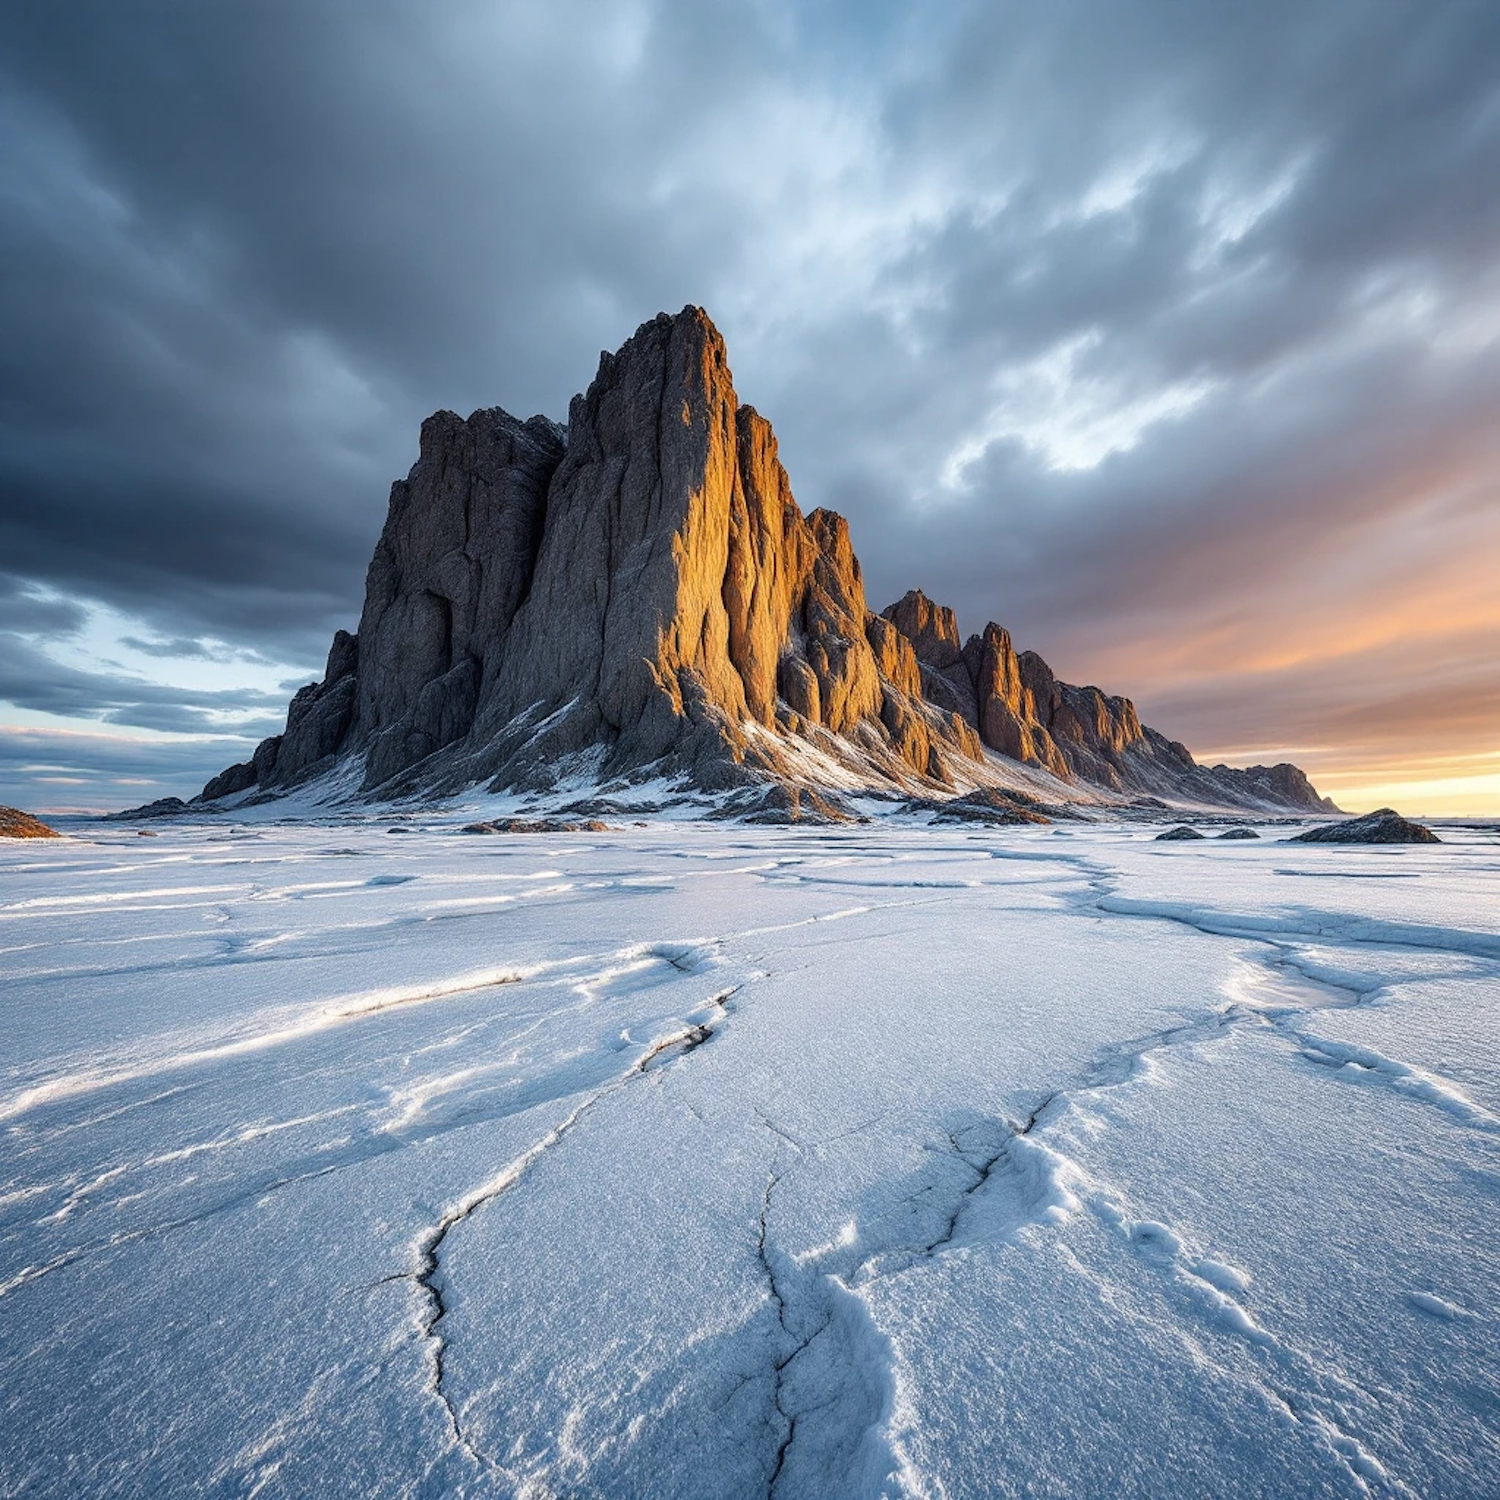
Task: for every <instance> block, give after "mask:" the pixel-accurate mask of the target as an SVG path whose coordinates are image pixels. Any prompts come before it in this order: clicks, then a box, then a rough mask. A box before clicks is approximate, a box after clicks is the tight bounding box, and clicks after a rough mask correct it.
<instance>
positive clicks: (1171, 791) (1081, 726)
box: [883, 589, 1335, 811]
mask: <svg viewBox="0 0 1500 1500" xmlns="http://www.w3.org/2000/svg"><path fill="white" fill-rule="evenodd" d="M883 613H884V616H885V618H886V619H887V620H889V621H890V622H891V623H892V624H893V625H894V626H895V627H896V628H897V629H898V630H899V631H901V633H902V634H903V635H904V636H906V638H907V640H908V641H910V643H911V646H912V650H913V652H914V653H915V654H916V657H917V663H918V668H919V671H920V677H921V685H922V693H923V695H924V696H925V697H926V698H927V699H928V701H929V702H931V703H933V704H938V705H942V706H944V707H946V708H948V709H950V710H951V711H953V712H954V713H956V714H958V715H959V716H961V717H962V718H963V719H964V720H965V721H966V722H967V723H968V724H970V725H971V726H972V727H973V728H974V730H975V731H976V732H977V733H978V735H979V737H980V739H981V740H982V741H983V743H984V744H985V745H987V746H988V747H989V748H990V749H991V750H994V751H997V752H998V753H999V754H1001V755H1004V756H1007V757H1009V758H1010V759H1011V760H1017V761H1020V762H1021V763H1022V764H1023V765H1029V766H1034V767H1036V768H1037V769H1039V770H1044V771H1047V772H1049V773H1051V774H1052V775H1053V776H1056V777H1058V778H1059V779H1060V780H1062V781H1065V782H1077V783H1082V784H1084V785H1086V786H1094V787H1104V788H1107V789H1108V790H1110V791H1112V792H1116V793H1121V794H1130V793H1142V794H1147V795H1153V796H1157V797H1170V798H1173V799H1176V800H1190V801H1194V802H1201V803H1206V804H1209V805H1213V806H1230V807H1234V806H1241V807H1278V808H1297V809H1317V810H1322V811H1334V810H1335V809H1334V807H1333V804H1332V803H1330V802H1327V801H1325V800H1324V799H1323V798H1321V797H1319V796H1318V794H1317V792H1316V791H1315V790H1314V789H1313V787H1312V784H1311V783H1310V782H1309V781H1308V779H1307V777H1306V776H1305V775H1304V774H1303V773H1302V772H1301V771H1300V770H1299V769H1298V768H1297V767H1296V766H1293V765H1286V764H1282V765H1278V766H1251V767H1250V768H1249V769H1247V770H1237V769H1233V768H1231V767H1229V766H1212V767H1208V766H1200V765H1199V764H1198V763H1197V762H1196V761H1195V760H1194V759H1193V757H1192V755H1191V754H1190V753H1189V751H1188V749H1187V747H1186V746H1185V745H1182V744H1179V743H1178V742H1177V741H1176V740H1170V739H1168V738H1167V737H1166V736H1165V735H1164V734H1160V733H1159V732H1158V731H1156V730H1154V729H1152V728H1150V727H1149V726H1148V725H1143V724H1142V723H1141V721H1140V717H1139V715H1138V714H1137V713H1136V710H1135V705H1134V704H1133V703H1132V702H1131V701H1130V699H1128V698H1118V697H1112V696H1110V695H1109V694H1106V693H1103V692H1101V691H1100V690H1099V689H1098V688H1096V687H1074V686H1073V685H1072V684H1071V683H1066V682H1062V681H1059V679H1058V678H1057V677H1056V676H1055V675H1054V673H1053V671H1052V669H1051V668H1050V667H1049V666H1048V665H1047V663H1046V662H1045V661H1043V660H1042V658H1041V657H1040V656H1038V655H1037V654H1036V652H1034V651H1022V652H1020V653H1017V652H1016V651H1015V649H1014V648H1013V646H1012V645H1011V639H1010V632H1009V631H1007V630H1004V629H1002V628H1001V627H1000V626H999V625H997V624H995V623H994V622H993V621H991V622H990V623H989V624H988V625H986V626H985V627H984V630H983V631H982V632H980V633H979V634H977V635H971V636H970V637H969V639H968V641H967V642H965V643H964V645H963V646H962V647H960V646H959V644H958V639H959V636H958V623H957V621H956V619H955V618H954V614H953V611H952V610H951V609H946V608H944V607H943V606H942V605H939V604H934V603H933V602H932V600H930V599H929V598H927V596H926V595H925V594H923V593H922V591H921V590H920V589H913V590H911V591H910V592H908V593H907V594H906V595H905V596H904V597H903V598H901V599H900V600H898V601H897V602H896V603H895V604H892V605H890V606H889V607H888V608H886V609H885V610H884V611H883Z"/></svg>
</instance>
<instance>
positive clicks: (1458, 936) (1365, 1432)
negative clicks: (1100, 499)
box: [0, 817, 1500, 1500]
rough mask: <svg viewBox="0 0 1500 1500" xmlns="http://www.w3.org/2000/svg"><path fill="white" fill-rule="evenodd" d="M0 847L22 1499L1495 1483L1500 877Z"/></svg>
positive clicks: (1148, 844)
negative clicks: (189, 1495)
mask: <svg viewBox="0 0 1500 1500" xmlns="http://www.w3.org/2000/svg"><path fill="white" fill-rule="evenodd" d="M390 826H391V824H390V822H389V821H386V822H381V821H375V820H357V819H356V820H348V819H345V820H342V821H339V822H334V821H332V820H329V821H326V822H305V823H301V824H297V825H286V826H274V825H261V826H250V825H247V826H236V825H227V824H224V823H219V824H215V825H206V826H197V827H194V826H183V825H166V826H164V827H163V828H162V831H161V836H160V837H158V838H156V839H153V840H150V841H149V843H148V841H145V840H139V839H137V838H136V837H135V835H134V834H133V833H132V832H130V831H129V830H118V831H116V830H109V831H106V832H102V833H100V832H97V831H91V832H90V833H89V834H88V835H87V836H86V837H83V838H79V839H76V840H70V841H66V842H62V843H57V844H50V843H49V844H47V845H45V846H19V845H11V846H5V847H4V848H3V849H0V983H3V988H0V1005H3V1007H4V1009H3V1022H4V1024H3V1026H0V1143H3V1155H0V1371H3V1385H0V1403H3V1424H0V1425H3V1437H0V1489H3V1490H4V1492H6V1493H11V1492H24V1493H27V1494H35V1495H76V1494H90V1495H140V1496H145V1495H160V1494H183V1495H188V1494H213V1495H230V1494H235V1495H248V1494H257V1495H264V1496H273V1495H281V1496H301V1495H311V1494H317V1495H329V1496H340V1495H349V1496H355V1495H358V1496H377V1495H378V1496H385V1495H391V1496H395V1495H409V1496H417V1495H437V1494H464V1495H475V1496H505V1495H525V1496H547V1495H557V1496H564V1495H566V1496H585V1495H589V1496H636V1495H639V1496H646V1495H652V1496H682V1497H712V1496H724V1497H741V1496H755V1495H774V1496H777V1497H783V1500H789V1497H794V1496H808V1497H814V1496H816V1497H824V1500H832V1497H845V1496H848V1497H875V1496H882V1495H888V1496H917V1495H931V1496H947V1497H958V1496H967V1495H973V1496H980V1495H984V1496H992V1495H1000V1496H1006V1495H1016V1496H1022V1495H1027V1496H1030V1495H1068V1496H1093V1495H1152V1496H1155V1495H1166V1494H1173V1495H1182V1494H1205V1495H1208V1494H1212V1495H1215V1496H1234V1495H1244V1496H1250V1495H1261V1496H1264V1495H1276V1496H1280V1495H1286V1496H1303V1495H1307V1496H1314V1495H1319V1496H1321V1495H1361V1494H1372V1495H1406V1496H1412V1495H1418V1496H1423V1497H1429V1496H1452V1497H1460V1496H1473V1497H1482V1496H1491V1495H1494V1494H1495V1493H1497V1492H1500V1483H1497V1476H1500V1338H1497V1336H1496V1335H1497V1330H1496V1314H1497V1289H1500V1236H1497V1233H1496V1230H1497V1227H1500V1024H1497V1013H1500V900H1497V896H1500V846H1497V845H1496V844H1495V843H1494V842H1493V841H1487V840H1486V838H1485V837H1484V836H1483V835H1482V834H1474V835H1471V836H1469V838H1468V840H1467V841H1463V840H1462V839H1460V840H1459V841H1457V842H1450V843H1446V844H1444V845H1441V846H1434V847H1420V846H1419V847H1414V848H1410V849H1406V848H1402V849H1390V850H1386V849H1359V850H1350V849H1339V848H1322V847H1318V846H1304V845H1294V844H1286V843H1282V842H1279V841H1275V840H1274V839H1271V838H1266V839H1263V840H1262V841H1260V842H1259V843H1249V842H1246V843H1219V842H1217V841H1211V840H1210V841H1204V842H1202V843H1198V844H1178V845H1173V846H1163V845H1160V844H1154V843H1153V842H1152V840H1151V833H1152V831H1153V830H1149V829H1145V830H1143V829H1131V828H1125V827H1122V828H1109V827H1078V828H1073V829H1069V830H1066V831H1060V830H1057V829H1051V828H1024V829H1001V830H991V829H983V830H975V829H957V830H935V829H930V828H917V827H912V826H903V825H901V824H899V823H897V822H893V821H890V820H887V821H885V822H876V823H873V824H870V825H865V826H860V827H856V828H851V829H845V830H827V831H823V830H802V829H785V830H776V829H745V828H740V827H735V826H728V825H722V824H720V825H715V824H712V823H704V824H677V825H660V824H659V825H656V826H652V827H644V828H630V829H628V830H621V831H615V832H610V833H603V834H590V835H579V836H572V835H564V836H511V837H483V838H479V837H469V836H465V835H462V834H461V833H459V832H458V823H457V822H456V821H455V820H454V819H453V818H441V817H434V818H433V819H431V820H428V821H425V822H424V821H423V820H422V819H410V820H404V821H403V822H402V823H401V824H400V825H399V826H401V827H402V829H403V830H404V831H403V832H402V833H401V834H400V835H399V836H396V835H393V834H391V833H389V832H387V829H388V827H390Z"/></svg>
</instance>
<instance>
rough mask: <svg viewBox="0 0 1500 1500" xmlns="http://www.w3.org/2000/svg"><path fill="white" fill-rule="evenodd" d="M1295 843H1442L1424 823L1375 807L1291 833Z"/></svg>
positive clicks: (1384, 808) (1392, 810)
mask: <svg viewBox="0 0 1500 1500" xmlns="http://www.w3.org/2000/svg"><path fill="white" fill-rule="evenodd" d="M1288 842H1289V843H1294V844H1441V843H1442V840H1441V839H1440V838H1439V837H1438V836H1437V834H1435V833H1434V832H1433V831H1432V830H1431V829H1430V828H1428V827H1427V826H1426V824H1423V823H1413V822H1411V821H1410V820H1409V819H1407V818H1403V817H1402V816H1401V814H1400V813H1398V812H1397V811H1396V810H1395V808H1393V807H1382V808H1378V809H1377V810H1376V811H1375V812H1372V813H1366V814H1365V815H1364V816H1363V817H1359V818H1346V819H1345V820H1344V821H1343V822H1342V823H1323V824H1320V825H1319V826H1318V827H1317V828H1309V829H1308V830H1307V831H1306V832H1305V833H1298V834H1294V835H1293V836H1292V838H1291V839H1289V840H1288Z"/></svg>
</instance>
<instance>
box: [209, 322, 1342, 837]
mask: <svg viewBox="0 0 1500 1500" xmlns="http://www.w3.org/2000/svg"><path fill="white" fill-rule="evenodd" d="M1023 767H1024V768H1030V770H1029V772H1028V773H1024V774H1021V775H1017V772H1018V771H1020V770H1021V768H1023ZM329 772H338V773H339V774H340V777H341V784H343V782H344V781H345V780H347V784H348V785H349V787H350V789H351V790H352V789H353V788H354V787H355V786H357V787H358V788H359V789H360V791H361V793H362V794H364V795H366V796H370V797H391V796H405V795H412V794H419V795H420V794H424V793H430V794H432V795H446V794H450V793H453V792H455V791H458V790H461V789H463V788H467V787H472V786H475V785H478V784H484V785H488V786H491V787H493V788H494V789H496V790H502V789H507V788H518V789H529V790H546V789H548V788H551V787H553V786H555V785H557V784H558V782H559V781H561V780H563V779H567V780H568V782H569V784H570V785H577V784H578V783H579V782H580V781H581V782H585V783H590V784H598V785H606V784H608V783H610V782H612V781H620V780H623V781H626V782H638V781H641V780H644V779H649V778H657V777H666V778H670V779H672V780H673V781H674V782H675V783H676V784H677V785H679V786H681V787H683V788H696V789H699V790H703V791H717V790H725V789H732V788H737V787H754V786H755V785H756V784H758V783H759V784H764V783H771V784H773V785H779V786H780V787H781V788H782V790H783V791H784V792H785V791H792V792H802V791H811V792H818V791H828V790H845V791H848V790H853V789H859V788H864V789H868V790H872V791H877V790H878V791H888V792H896V793H900V794H902V795H905V796H908V797H910V796H916V797H922V798H933V797H939V796H943V795H947V794H950V793H953V792H955V791H963V790H972V789H973V788H975V787H982V786H986V785H993V784H996V783H1001V784H1004V785H1007V786H1011V787H1016V786H1025V785H1031V786H1034V787H1035V788H1037V789H1039V790H1040V791H1041V792H1042V793H1043V794H1044V795H1045V797H1047V798H1049V799H1051V800H1053V801H1070V800H1071V801H1080V800H1081V801H1098V800H1101V799H1102V800H1105V801H1107V802H1115V801H1119V800H1122V799H1123V800H1125V801H1129V800H1132V799H1135V800H1138V799H1140V798H1142V797H1155V798H1169V799H1173V800H1176V801H1188V802H1193V803H1199V804H1207V805H1216V806H1225V807H1239V808H1255V809H1262V810H1281V811H1310V810H1318V811H1323V810H1332V804H1331V803H1328V802H1325V801H1324V800H1322V799H1320V798H1319V797H1318V795H1317V793H1316V792H1315V791H1314V790H1313V788H1312V786H1311V784H1310V783H1309V782H1308V780H1307V777H1306V776H1305V775H1304V774H1303V773H1302V772H1301V771H1300V770H1298V769H1297V767H1295V766H1292V765H1278V766H1272V767H1264V766H1255V767H1251V768H1250V769H1249V770H1231V769H1229V768H1228V767H1225V766H1214V767H1205V766H1200V765H1198V764H1197V763H1196V762H1195V761H1194V760H1193V757H1192V756H1191V755H1190V754H1189V753H1188V751H1187V750H1186V749H1185V748H1184V747H1183V746H1182V745H1180V744H1178V743H1176V742H1175V741H1173V740H1169V739H1167V738H1166V736H1164V735H1162V734H1159V733H1157V731H1156V730H1154V729H1151V728H1148V727H1146V726H1144V725H1142V724H1141V722H1140V720H1139V718H1137V716H1136V712H1135V708H1134V706H1133V705H1132V704H1131V703H1130V701H1129V700H1128V699H1126V698H1116V697H1109V696H1106V695H1105V694H1104V693H1102V692H1100V691H1099V689H1097V688H1092V687H1073V686H1071V685H1070V684H1068V683H1065V682H1059V681H1058V680H1057V678H1056V677H1055V676H1053V674H1052V671H1051V669H1050V668H1049V667H1048V666H1047V664H1046V662H1044V661H1043V660H1042V659H1041V657H1039V656H1037V655H1036V654H1035V652H1031V651H1023V652H1021V653H1020V654H1019V655H1018V654H1017V653H1016V652H1015V650H1013V649H1012V646H1011V641H1010V636H1009V634H1008V633H1007V632H1006V631H1004V630H1002V629H1001V628H1000V627H999V626H998V625H994V624H990V625H987V626H986V627H985V628H984V631H983V632H982V633H981V634H979V635H974V636H970V638H969V640H968V641H967V642H966V643H961V642H960V639H959V634H958V626H957V622H956V620H955V619H954V615H953V612H952V610H949V609H945V608H943V607H942V606H940V605H937V604H934V603H933V602H932V601H931V600H929V599H928V598H927V597H926V596H925V595H923V594H922V593H921V592H919V591H916V590H913V591H912V592H910V593H908V594H907V595H906V596H905V597H904V598H902V599H901V600H900V601H899V602H898V603H896V604H893V605H891V606H890V607H889V608H888V609H886V610H884V611H883V612H882V613H880V614H875V613H874V612H872V611H871V610H869V609H868V608H866V605H865V592H864V583H863V579H862V575H861V572H860V566H859V561H858V559H857V558H856V557H855V555H854V550H853V548H852V546H851V545H850V540H849V527H848V524H847V523H846V522H845V521H844V519H843V517H841V516H838V515H835V514H834V513H833V512H832V511H827V510H815V511H813V513H812V514H811V515H808V516H804V515H803V514H802V512H801V511H800V510H799V509H798V507H797V503H796V501H795V500H794V499H793V498H792V490H791V485H790V484H789V483H788V480H787V476H786V471H785V470H784V469H783V468H782V466H781V463H780V461H779V460H778V458H777V450H776V438H775V435H774V434H773V433H772V431H771V427H770V424H769V423H768V422H767V421H766V420H765V419H764V418H763V417H761V416H760V415H759V414H758V413H757V412H756V411H755V410H754V409H753V408H752V407H749V406H741V405H740V403H739V400H738V398H737V397H736V395H735V391H734V384H733V381H732V379H731V377H730V373H729V365H728V361H727V358H726V355H725V350H724V341H723V339H721V338H720V336H719V333H718V330H717V329H715V327H714V326H713V324H712V323H711V322H710V321H709V319H708V316H707V315H706V314H705V313H704V312H703V311H702V310H701V309H699V308H696V307H688V308H684V309H683V311H682V312H680V313H678V314H677V316H675V317H670V316H668V315H667V314H665V313H664V314H662V315H660V316H659V317H657V318H655V319H653V320H652V321H651V322H649V323H645V324H642V326H641V327H640V328H639V329H637V330H636V333H635V336H634V337H633V338H632V339H631V340H630V341H629V342H628V343H627V344H626V345H625V346H624V347H623V348H622V349H621V350H620V351H619V352H618V353H616V354H604V355H602V356H601V358H600V361H599V373H598V374H597V375H596V376H595V378H594V382H593V384H592V385H591V386H590V387H589V389H588V392H587V394H586V395H582V396H576V397H574V399H573V403H572V407H571V409H570V411H569V413H568V424H567V427H566V429H564V428H562V427H560V426H558V425H557V424H556V423H553V422H550V421H548V420H547V419H546V418H544V417H532V418H531V419H530V420H528V421H525V422H521V421H518V420H517V419H516V418H515V417H512V416H511V415H510V414H509V413H507V412H504V411H501V410H500V409H499V408H494V409H490V410H486V411H477V412H475V413H474V414H473V416H471V417H470V418H469V419H468V420H467V421H464V420H463V419H462V418H460V417H458V416H455V415H454V414H453V413H452V412H438V413H437V414H436V415H435V416H432V417H429V418H428V419H427V421H425V422H424V423H423V424H422V441H421V455H420V457H419V458H418V459H417V462H416V464H415V466H414V467H413V468H412V470H411V473H410V474H409V475H408V476H407V477H406V478H405V479H404V480H398V481H397V482H396V483H395V484H394V485H393V486H392V487H391V500H390V513H389V515H388V517H387V519H386V523H385V529H384V531H383V532H382V533H381V536H380V540H379V541H378V542H377V543H376V546H375V555H374V557H373V558H372V559H371V560H370V569H369V575H368V579H367V582H366V586H365V603H364V610H363V613H362V614H361V616H360V622H359V632H358V634H357V635H350V634H348V633H347V632H346V631H342V630H341V631H339V632H338V633H337V635H335V637H334V640H333V647H332V649H331V650H330V651H329V653H328V669H327V672H326V674H325V676H324V678H323V681H322V682H320V683H315V684H310V685H309V686H307V687H305V688H303V689H302V690H301V691H300V692H299V693H298V694H297V695H296V697H295V698H293V699H292V703H291V707H290V710H289V711H288V714H287V723H286V729H285V731H284V732H283V733H282V734H279V735H276V736H274V737H273V738H271V739H268V740H266V741H264V742H263V743H262V744H261V745H260V746H259V748H258V749H257V750H256V752H255V755H254V756H253V758H252V759H251V760H250V761H248V762H247V763H246V764H244V765H237V766H231V767H230V768H229V769H228V770H227V771H224V772H223V773H222V774H221V775H219V776H216V777H215V778H214V779H213V780H212V781H211V782H209V784H208V785H207V786H206V787H205V788H204V790H203V793H202V798H201V799H200V800H208V801H214V800H217V799H222V798H228V797H234V798H235V799H236V800H249V799H250V798H251V797H253V796H255V795H275V794H278V793H280V792H282V791H284V790H285V789H287V788H290V787H292V786H294V785H300V784H302V783H304V782H306V781H308V780H310V779H312V778H317V777H321V776H324V775H325V774H327V773H329Z"/></svg>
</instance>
